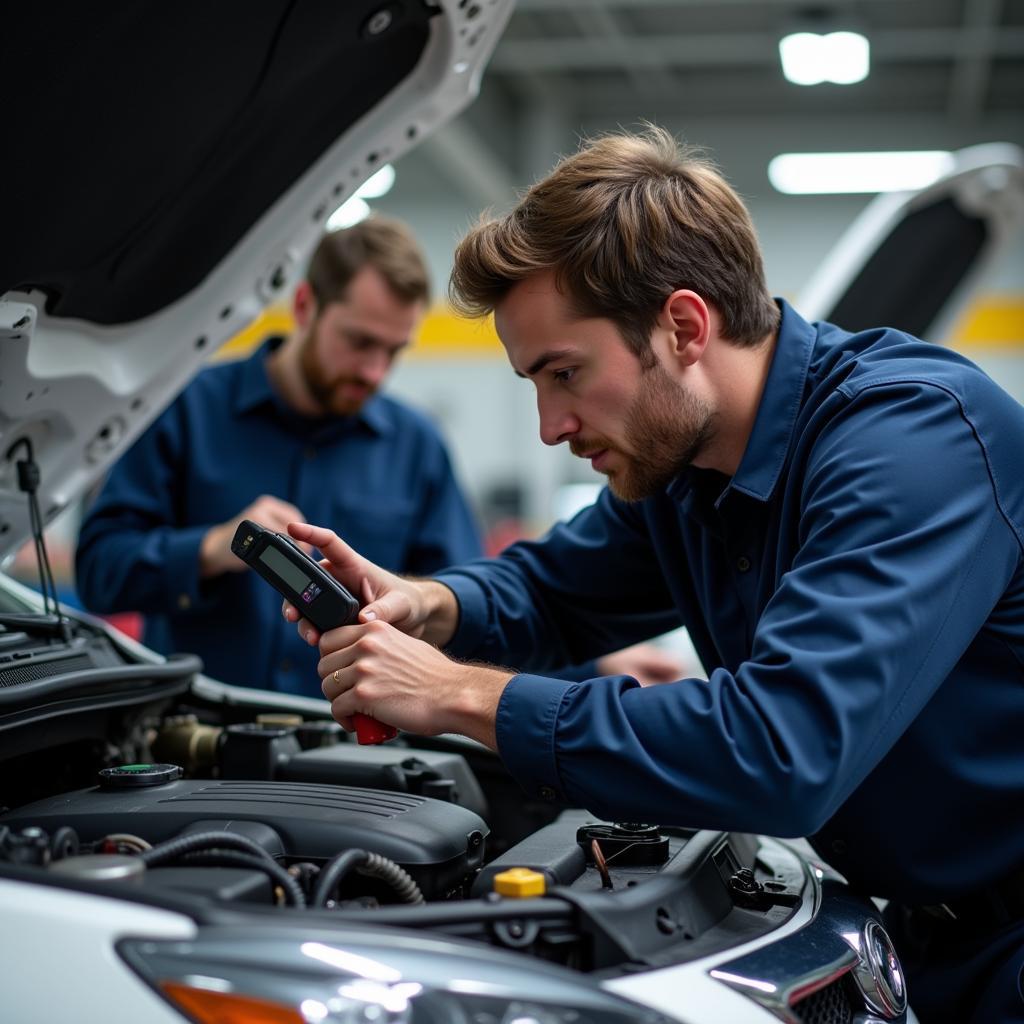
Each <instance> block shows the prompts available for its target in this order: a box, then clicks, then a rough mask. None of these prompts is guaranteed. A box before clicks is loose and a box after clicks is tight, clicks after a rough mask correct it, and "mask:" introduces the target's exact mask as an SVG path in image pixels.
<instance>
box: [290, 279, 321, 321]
mask: <svg viewBox="0 0 1024 1024" xmlns="http://www.w3.org/2000/svg"><path fill="white" fill-rule="evenodd" d="M317 312H318V310H317V305H316V297H315V296H314V295H313V289H312V287H311V286H310V283H309V282H308V281H300V282H299V283H298V285H297V286H296V288H295V294H294V296H292V315H293V316H294V317H295V323H296V325H297V326H298V327H299V328H300V329H301V330H303V331H306V330H308V329H309V327H310V325H311V324H312V323H313V321H314V320H315V319H316V315H317Z"/></svg>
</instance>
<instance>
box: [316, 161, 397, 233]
mask: <svg viewBox="0 0 1024 1024" xmlns="http://www.w3.org/2000/svg"><path fill="white" fill-rule="evenodd" d="M394 183H395V169H394V167H392V166H391V164H385V165H384V166H383V167H381V169H380V170H379V171H376V172H375V173H374V174H371V175H370V177H369V178H367V179H366V181H364V182H363V183H362V185H360V186H359V188H357V189H356V190H355V192H354V193H353V195H352V196H351V197H350V198H349V199H347V200H345V202H344V203H342V204H341V206H339V207H338V208H337V209H336V210H335V211H334V213H332V214H331V215H330V217H328V218H327V230H328V231H337V230H339V229H340V228H350V227H352V226H353V225H354V224H358V223H359V222H360V221H361V220H365V219H366V218H367V217H369V215H370V205H369V203H367V201H366V200H367V199H379V198H380V197H381V196H384V195H387V194H388V192H390V191H391V186H392V185H394Z"/></svg>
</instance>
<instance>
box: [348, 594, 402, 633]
mask: <svg viewBox="0 0 1024 1024" xmlns="http://www.w3.org/2000/svg"><path fill="white" fill-rule="evenodd" d="M408 614H409V601H408V599H407V598H406V597H405V595H404V594H398V593H395V592H391V593H388V594H382V595H381V596H380V597H378V598H377V600H376V601H371V602H370V603H369V604H367V605H364V606H363V609H362V610H361V611H360V613H359V621H360V622H373V620H374V619H380V621H381V622H390V623H391V624H392V625H394V624H395V623H397V622H401V621H402V619H404V618H406V617H407V616H408Z"/></svg>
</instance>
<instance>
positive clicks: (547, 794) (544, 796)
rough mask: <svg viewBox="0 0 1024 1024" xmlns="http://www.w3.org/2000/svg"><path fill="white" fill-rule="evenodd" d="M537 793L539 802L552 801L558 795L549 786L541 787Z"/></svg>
mask: <svg viewBox="0 0 1024 1024" xmlns="http://www.w3.org/2000/svg"><path fill="white" fill-rule="evenodd" d="M537 793H538V795H539V796H540V798H541V800H554V799H555V797H556V796H557V795H558V794H557V793H556V792H555V791H554V790H553V789H552V788H551V787H550V786H541V787H540V789H538V790H537Z"/></svg>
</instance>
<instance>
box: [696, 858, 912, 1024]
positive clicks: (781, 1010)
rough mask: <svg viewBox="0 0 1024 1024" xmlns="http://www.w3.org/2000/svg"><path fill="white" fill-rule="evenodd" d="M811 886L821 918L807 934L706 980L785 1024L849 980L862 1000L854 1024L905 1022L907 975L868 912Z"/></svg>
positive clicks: (835, 889) (794, 1023) (843, 895)
mask: <svg viewBox="0 0 1024 1024" xmlns="http://www.w3.org/2000/svg"><path fill="white" fill-rule="evenodd" d="M812 879H813V880H814V882H815V885H816V887H817V888H819V890H820V891H819V892H818V893H817V897H818V898H817V899H816V901H815V902H816V904H817V913H816V914H815V916H814V918H813V919H812V920H811V921H810V922H809V923H808V924H807V925H806V926H805V927H804V928H802V929H801V930H800V931H798V932H796V933H795V934H792V935H789V936H786V937H785V938H783V939H781V940H780V941H778V942H775V943H773V944H772V945H771V946H770V947H768V948H766V949H764V950H757V951H755V952H753V953H750V954H748V955H746V956H743V957H740V958H739V959H734V960H731V961H728V962H724V963H719V964H717V965H715V967H714V968H713V969H711V970H709V972H708V974H709V975H710V976H711V977H712V978H714V979H715V980H716V981H718V982H720V983H721V984H723V985H727V986H728V987H730V988H731V989H733V990H734V991H736V992H741V993H742V994H743V995H745V996H746V997H747V998H748V999H751V1000H753V1001H754V1002H755V1003H757V1004H758V1005H759V1006H761V1007H762V1008H763V1009H765V1010H767V1011H768V1012H769V1013H771V1014H772V1015H773V1016H774V1017H775V1018H777V1019H778V1020H780V1021H784V1022H785V1024H800V1017H799V1006H796V1008H794V1004H799V1002H800V1001H801V1000H803V999H806V998H807V997H808V996H810V995H813V994H814V993H815V992H817V991H819V990H820V989H823V988H825V987H826V986H828V985H831V984H833V983H834V982H836V981H839V980H840V979H841V978H843V977H844V976H845V975H847V974H849V975H850V977H851V978H852V979H853V980H854V981H855V982H856V986H857V991H858V992H859V993H860V995H861V997H862V999H863V1004H862V1005H861V1006H859V1007H858V1006H854V1008H853V1010H854V1014H855V1019H856V1020H858V1021H861V1022H864V1024H868V1022H870V1021H872V1020H875V1021H878V1016H877V1015H881V1016H882V1017H884V1018H885V1020H886V1021H893V1020H901V1019H905V1018H904V1016H903V1015H904V1014H905V1013H906V1010H907V993H906V986H905V983H904V979H903V972H902V969H901V967H900V965H899V960H898V958H897V957H896V952H895V950H894V948H893V946H892V942H891V941H890V940H889V936H888V935H886V933H885V930H884V929H883V928H882V926H881V924H880V923H879V922H878V920H877V919H876V918H875V917H874V916H871V915H872V910H871V908H870V907H869V906H868V905H866V904H865V903H864V902H862V901H860V900H858V899H857V898H856V897H854V896H852V895H850V894H849V893H848V892H845V891H843V889H841V888H840V887H839V886H837V885H834V884H830V883H827V882H826V883H824V884H822V885H818V880H817V878H816V877H814V876H813V875H812ZM826 889H827V892H826ZM880 1024H884V1022H880Z"/></svg>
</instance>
